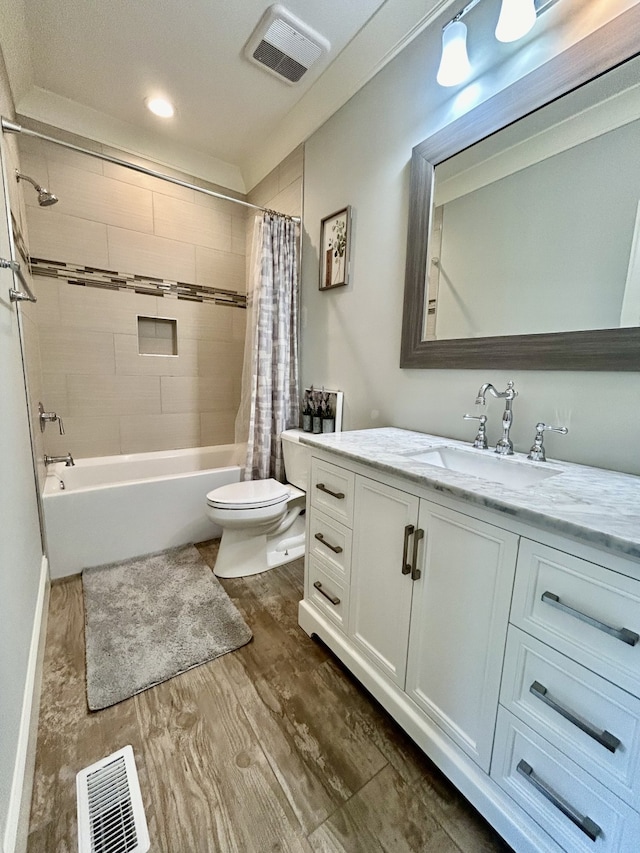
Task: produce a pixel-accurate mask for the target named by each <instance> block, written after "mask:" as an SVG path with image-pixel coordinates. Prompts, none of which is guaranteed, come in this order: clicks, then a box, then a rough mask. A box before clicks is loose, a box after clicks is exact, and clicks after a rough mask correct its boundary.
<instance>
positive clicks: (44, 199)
mask: <svg viewBox="0 0 640 853" xmlns="http://www.w3.org/2000/svg"><path fill="white" fill-rule="evenodd" d="M16 181H18V183H20V181H28V182H29V183H30V184H32V186H33V187H35V190H36V192H37V193H38V204H39V205H40V207H48V206H49V205H50V204H55V203H56V202H57V201H58V197H57V196H55V195H54V194H53V193H51V192H49V190H48V189H46V188H45V187H41V186H40V184H37V183H36V182H35V181H34V180H33V178H30V177H29V175H23V174H22V173H21V172H19V171H18V170H17V169H16Z"/></svg>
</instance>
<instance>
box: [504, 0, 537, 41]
mask: <svg viewBox="0 0 640 853" xmlns="http://www.w3.org/2000/svg"><path fill="white" fill-rule="evenodd" d="M535 22H536V6H535V0H502V6H501V8H500V17H499V18H498V24H497V26H496V38H497V39H498V41H503V42H509V41H517V40H518V39H521V38H522V37H523V36H526V34H527V33H528V32H529V30H530V29H531V28H532V27H533V25H534V24H535Z"/></svg>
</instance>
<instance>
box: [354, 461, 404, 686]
mask: <svg viewBox="0 0 640 853" xmlns="http://www.w3.org/2000/svg"><path fill="white" fill-rule="evenodd" d="M417 520H418V498H417V497H415V496H414V495H410V494H407V492H402V491H400V490H399V489H393V488H391V487H390V486H385V485H384V484H382V483H377V482H375V481H374V480H369V479H367V478H366V477H360V476H358V477H356V489H355V506H354V524H353V549H352V555H353V556H352V564H351V607H350V617H349V626H350V627H349V633H350V636H351V637H352V638H353V641H354V643H356V645H357V646H358V647H359V648H360V649H361V650H362V651H363V652H364V653H365V654H366V655H367V656H368V657H369V658H370V659H371V660H372V661H373V662H374V663H375V664H376V665H377V666H378V667H379V668H380V669H381V670H382V671H383V672H384V673H385V675H387V676H388V677H389V678H390V679H391V680H392V681H393V682H395V683H396V684H398V685H399V686H400V687H404V679H405V672H406V665H407V643H408V640H409V618H410V615H411V590H412V587H413V581H412V579H411V571H410V570H409V571H407V565H408V564H409V562H410V560H411V554H412V549H413V541H414V536H415V533H414V530H415V526H416V524H417ZM403 569H404V572H403Z"/></svg>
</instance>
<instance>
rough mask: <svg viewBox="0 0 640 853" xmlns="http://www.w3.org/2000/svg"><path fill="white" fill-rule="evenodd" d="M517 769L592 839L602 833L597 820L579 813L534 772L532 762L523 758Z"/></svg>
mask: <svg viewBox="0 0 640 853" xmlns="http://www.w3.org/2000/svg"><path fill="white" fill-rule="evenodd" d="M516 769H517V771H518V773H519V774H520V775H521V776H524V778H525V779H526V780H527V781H528V782H529V783H530V784H531V785H533V787H534V788H535V789H536V791H539V792H540V793H541V794H542V796H543V797H546V798H547V800H549V802H550V803H552V804H553V805H554V806H555V807H556V808H557V809H559V810H560V811H561V812H562V814H563V815H565V817H568V818H569V820H570V821H571V822H572V823H574V824H575V825H576V826H577V827H578V829H581V830H582V831H583V832H584V834H585V835H586V836H588V837H589V838H590V839H591V840H592V841H595V840H596V838H597V837H598V836H599V835H602V830H601V829H600V827H599V826H598V824H597V823H595V821H593V820H591V818H590V817H587V816H586V815H585V816H583V815H581V814H579V813H578V812H577V811H576V810H575V809H574V808H573V807H572V806H570V805H569V803H567V801H566V800H564V799H563V798H562V797H561V796H560V795H559V794H556V793H555V792H554V791H552V790H551V788H547V786H546V785H545V784H544V782H542V780H541V779H539V778H538V777H537V776H536V774H535V773H534V772H533V767H531V765H530V764H527V762H526V761H524V760H522V759H521V760H520V761H519V762H518V766H517V768H516Z"/></svg>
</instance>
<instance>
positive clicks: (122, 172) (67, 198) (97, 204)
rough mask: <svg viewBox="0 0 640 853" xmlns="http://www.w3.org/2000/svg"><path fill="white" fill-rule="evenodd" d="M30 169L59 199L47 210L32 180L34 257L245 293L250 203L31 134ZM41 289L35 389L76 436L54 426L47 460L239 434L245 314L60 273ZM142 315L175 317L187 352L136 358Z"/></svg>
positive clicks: (38, 284) (25, 158) (37, 283)
mask: <svg viewBox="0 0 640 853" xmlns="http://www.w3.org/2000/svg"><path fill="white" fill-rule="evenodd" d="M53 135H61V134H59V133H55V134H53ZM79 144H81V145H83V146H84V147H96V146H92V145H91V143H87V141H86V140H82V141H80V142H79ZM109 153H113V154H115V155H116V156H123V157H124V158H125V159H131V158H129V157H128V155H122V154H120V153H119V152H109ZM20 161H21V169H22V171H23V172H24V173H26V174H27V175H29V176H30V177H33V178H34V179H35V180H36V181H37V182H38V183H40V184H43V185H44V186H46V187H48V188H49V189H51V190H52V191H53V192H55V193H56V195H58V197H59V199H60V201H59V203H58V204H56V205H55V206H53V207H47V208H40V207H38V205H37V198H36V193H35V192H34V191H33V189H32V188H31V187H30V186H29V185H27V184H24V185H22V188H23V193H24V199H25V201H26V203H27V229H28V237H27V239H28V246H29V251H30V253H31V256H32V257H33V258H39V259H45V260H47V261H54V262H61V263H67V264H71V265H73V266H74V267H91V268H98V269H99V270H101V271H111V272H113V273H117V274H121V275H122V276H123V277H124V276H126V277H129V278H130V277H133V276H144V277H153V278H157V279H162V280H164V281H165V282H169V283H172V284H173V290H174V291H175V283H176V282H180V283H186V284H191V285H199V286H201V287H202V288H218V289H223V290H227V291H234V292H236V293H237V294H243V293H244V291H245V245H246V222H247V217H246V214H245V209H244V208H242V207H241V206H239V205H235V204H233V203H232V202H224V201H220V200H217V199H212V198H209V197H207V196H204V195H202V194H199V193H195V192H194V191H192V190H187V189H183V188H181V187H178V186H174V185H172V184H169V183H167V182H165V181H160V180H158V179H155V178H151V177H147V176H145V175H141V174H137V173H135V172H132V171H130V170H127V169H125V168H123V167H120V166H115V165H112V164H109V163H105V162H102V161H100V160H97V159H94V158H91V157H88V156H87V155H82V154H78V153H75V152H71V151H67V150H65V149H62V148H60V147H58V146H55V145H52V144H50V143H45V142H42V141H40V140H35V139H31V138H29V137H21V138H20ZM150 165H151V164H150ZM152 168H153V166H152ZM160 171H167V170H165V169H160ZM178 176H179V177H183V178H184V177H185V176H181V175H178ZM186 179H187V180H189V178H188V177H187V178H186ZM195 182H196V183H199V184H202V182H201V181H195ZM212 189H218V190H221V188H219V187H213V186H212ZM222 191H223V192H225V193H226V194H227V195H229V194H230V193H228V192H226V191H224V190H222ZM88 277H90V276H88ZM100 277H101V278H104V276H103V275H101V276H100ZM68 278H72V279H74V280H82V276H81V275H78V274H75V273H74V275H69V276H68ZM106 278H107V279H108V276H107V277H106ZM114 286H115V287H117V286H118V285H117V284H116V285H114ZM128 286H129V287H131V283H130V282H129V283H128ZM34 287H35V290H36V293H37V296H38V302H37V304H36V305H34V306H29V308H30V310H29V315H30V318H31V319H32V320H33V321H34V322H35V324H36V326H37V329H38V337H39V350H40V361H41V364H42V379H41V387H40V388H39V389H37V392H38V394H39V395H41V397H42V402H43V404H44V406H45V409H47V410H55V411H56V412H57V413H58V414H59V415H60V416H61V417H62V418H63V419H64V426H65V430H66V434H65V436H60V435H59V434H58V429H57V425H56V424H49V425H48V426H47V428H46V431H45V435H44V449H45V452H47V453H50V454H59V453H66V452H67V451H71V453H72V454H73V455H74V456H77V457H84V456H102V455H110V454H118V453H134V452H139V451H148V450H165V449H173V448H181V447H194V446H205V445H209V444H225V443H227V442H232V441H233V440H234V421H235V415H236V412H237V408H238V403H239V399H240V378H241V372H242V357H243V344H244V330H245V317H246V311H245V310H244V308H243V307H240V306H230V305H222V304H216V303H214V302H199V301H196V302H194V301H190V300H187V299H178V298H177V297H176V294H175V292H173V293H166V294H165V295H164V296H159V295H147V294H141V293H136V292H133V290H131V289H127V290H117V289H102V288H98V287H93V286H83V285H82V284H71V283H69V282H68V281H67V277H65V276H64V275H62V276H61V275H60V273H59V274H58V277H56V278H54V277H41V276H34ZM240 301H241V300H240ZM138 315H143V316H147V317H163V318H172V319H175V320H176V321H177V345H178V354H177V355H176V356H164V355H158V356H155V355H140V354H139V353H138V339H137V317H138ZM31 337H33V336H31ZM32 347H33V344H32ZM32 390H34V391H35V390H36V389H32ZM32 402H33V403H35V404H36V405H37V401H32Z"/></svg>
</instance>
